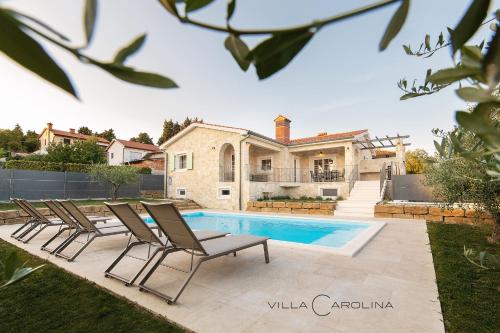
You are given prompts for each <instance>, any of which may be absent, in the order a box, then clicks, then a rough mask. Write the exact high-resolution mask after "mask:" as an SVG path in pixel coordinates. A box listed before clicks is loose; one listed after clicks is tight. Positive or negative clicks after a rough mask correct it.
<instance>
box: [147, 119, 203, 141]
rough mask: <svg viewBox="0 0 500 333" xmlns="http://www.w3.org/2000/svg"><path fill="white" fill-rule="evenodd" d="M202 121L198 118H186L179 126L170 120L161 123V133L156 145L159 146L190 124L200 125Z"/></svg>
mask: <svg viewBox="0 0 500 333" xmlns="http://www.w3.org/2000/svg"><path fill="white" fill-rule="evenodd" d="M202 122H203V119H198V117H194V118H189V117H186V119H185V120H184V121H183V122H182V124H179V122H178V121H175V122H174V121H173V120H172V119H169V120H165V121H164V122H163V132H162V134H161V136H160V138H159V139H158V142H157V143H158V145H161V144H162V143H164V142H165V141H167V140H168V139H170V138H171V137H173V136H174V135H176V134H177V133H179V132H180V131H182V130H183V129H184V128H186V127H188V126H189V125H191V124H192V123H202Z"/></svg>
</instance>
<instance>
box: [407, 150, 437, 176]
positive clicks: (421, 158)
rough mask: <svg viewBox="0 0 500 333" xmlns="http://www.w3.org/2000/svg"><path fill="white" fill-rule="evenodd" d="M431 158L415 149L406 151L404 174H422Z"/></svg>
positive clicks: (423, 151)
mask: <svg viewBox="0 0 500 333" xmlns="http://www.w3.org/2000/svg"><path fill="white" fill-rule="evenodd" d="M431 161H432V158H431V157H430V156H429V154H428V153H427V152H426V151H425V150H424V149H415V150H411V151H407V152H406V154H405V166H406V173H409V174H420V173H424V171H425V169H426V167H427V165H428V164H429V163H430V162H431Z"/></svg>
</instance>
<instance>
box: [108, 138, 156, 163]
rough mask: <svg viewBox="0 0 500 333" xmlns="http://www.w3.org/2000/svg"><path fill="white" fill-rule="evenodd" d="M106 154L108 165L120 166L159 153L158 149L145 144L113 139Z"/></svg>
mask: <svg viewBox="0 0 500 333" xmlns="http://www.w3.org/2000/svg"><path fill="white" fill-rule="evenodd" d="M106 152H107V155H108V164H109V165H120V164H126V163H130V162H133V161H139V160H142V158H143V157H144V156H145V155H146V154H149V153H159V152H160V148H158V146H155V145H150V144H146V143H140V142H133V141H127V140H120V139H114V140H113V141H111V144H110V145H109V146H108V148H106Z"/></svg>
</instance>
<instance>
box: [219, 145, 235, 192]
mask: <svg viewBox="0 0 500 333" xmlns="http://www.w3.org/2000/svg"><path fill="white" fill-rule="evenodd" d="M219 169H220V172H219V174H220V181H221V182H234V170H235V155H234V147H233V145H232V144H230V143H225V144H223V145H222V147H221V149H220V153H219Z"/></svg>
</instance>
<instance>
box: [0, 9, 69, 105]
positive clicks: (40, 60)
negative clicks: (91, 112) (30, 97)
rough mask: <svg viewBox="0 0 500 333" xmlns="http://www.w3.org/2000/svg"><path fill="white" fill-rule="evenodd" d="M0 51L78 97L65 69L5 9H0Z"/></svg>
mask: <svg viewBox="0 0 500 333" xmlns="http://www.w3.org/2000/svg"><path fill="white" fill-rule="evenodd" d="M0 51H1V52H3V53H4V54H5V55H6V56H8V57H9V58H11V59H12V60H14V61H15V62H17V63H18V64H19V65H21V66H23V67H24V68H26V69H28V70H30V71H32V72H33V73H35V74H37V75H38V76H40V77H41V78H43V79H44V80H47V81H49V82H51V83H52V84H54V85H56V86H58V87H59V88H61V89H63V90H65V91H67V92H68V93H70V94H71V95H73V96H75V97H76V98H78V96H77V93H76V91H75V89H74V88H73V84H72V83H71V81H70V79H69V78H68V76H67V75H66V73H65V72H64V70H63V69H61V67H59V65H57V63H56V62H55V61H54V60H52V58H51V57H50V56H49V55H48V54H47V52H45V50H44V49H43V47H42V46H41V45H40V44H39V43H38V42H37V41H35V40H34V39H33V38H31V37H30V36H29V35H27V34H26V33H25V32H24V31H23V30H22V29H21V28H20V22H19V21H18V20H17V19H16V18H14V17H13V16H11V15H10V14H8V13H6V12H5V11H3V10H0Z"/></svg>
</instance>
